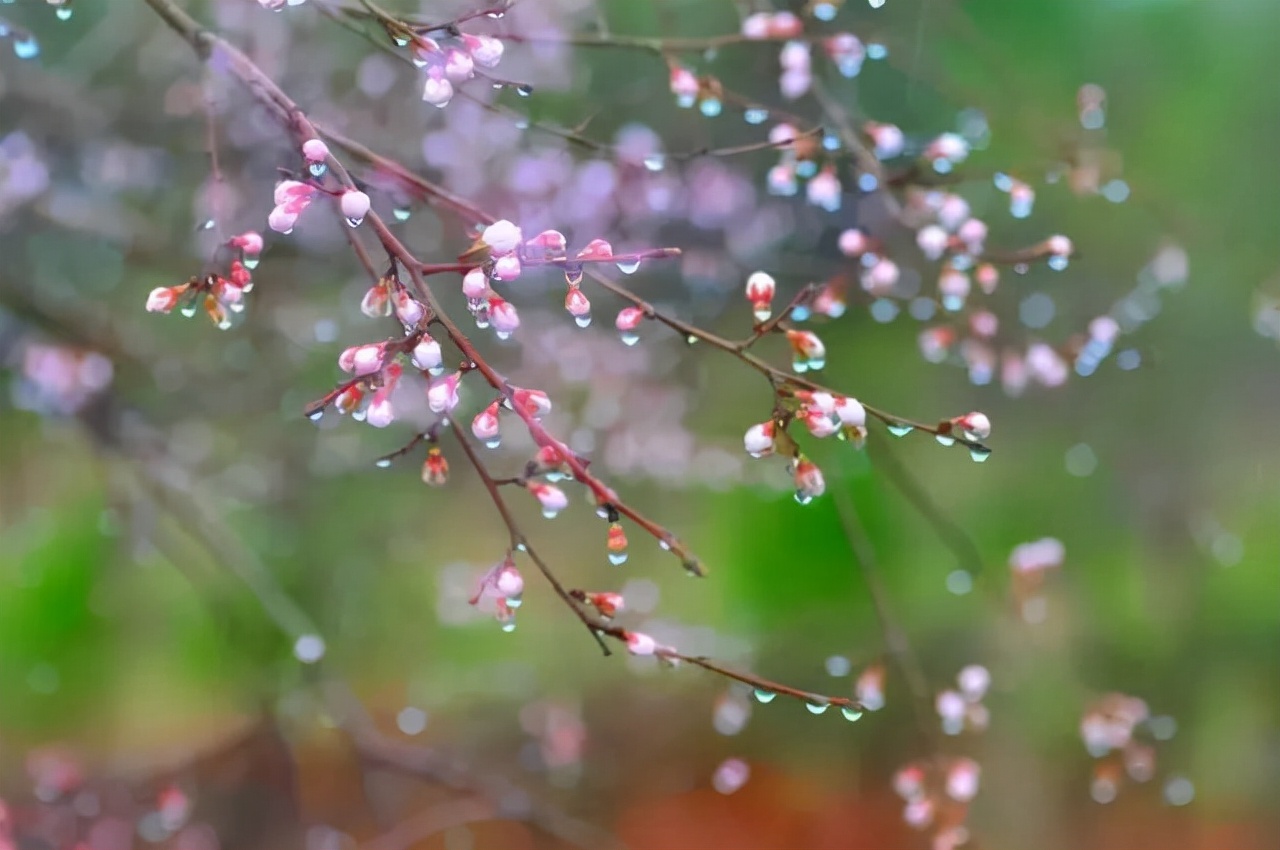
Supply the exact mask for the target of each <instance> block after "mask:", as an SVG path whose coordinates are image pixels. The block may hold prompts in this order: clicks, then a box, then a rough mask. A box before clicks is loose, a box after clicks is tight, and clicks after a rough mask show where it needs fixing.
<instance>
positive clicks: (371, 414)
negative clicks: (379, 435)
mask: <svg viewBox="0 0 1280 850" xmlns="http://www.w3.org/2000/svg"><path fill="white" fill-rule="evenodd" d="M395 418H396V417H395V411H394V410H393V409H392V408H391V392H390V387H383V388H382V389H380V390H378V391H377V392H376V393H374V394H373V400H372V401H371V402H369V409H368V410H367V411H365V421H366V422H368V423H369V424H370V425H372V426H373V427H375V428H385V427H387V426H388V425H390V424H391V423H392V422H393V421H394V420H395Z"/></svg>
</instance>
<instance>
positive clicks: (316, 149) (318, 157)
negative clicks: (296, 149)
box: [302, 139, 329, 162]
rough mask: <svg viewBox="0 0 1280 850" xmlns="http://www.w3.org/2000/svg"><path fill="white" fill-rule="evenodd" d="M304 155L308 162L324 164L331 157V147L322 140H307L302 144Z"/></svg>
mask: <svg viewBox="0 0 1280 850" xmlns="http://www.w3.org/2000/svg"><path fill="white" fill-rule="evenodd" d="M302 155H303V156H304V157H305V158H306V160H307V162H324V161H325V159H326V158H328V156H329V146H328V145H326V144H325V143H324V142H323V141H321V140H320V139H307V140H306V141H305V142H303V143H302Z"/></svg>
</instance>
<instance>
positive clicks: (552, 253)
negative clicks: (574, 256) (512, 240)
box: [525, 230, 568, 258]
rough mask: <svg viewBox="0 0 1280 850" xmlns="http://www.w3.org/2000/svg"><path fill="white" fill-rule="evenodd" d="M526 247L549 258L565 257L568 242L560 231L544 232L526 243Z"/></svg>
mask: <svg viewBox="0 0 1280 850" xmlns="http://www.w3.org/2000/svg"><path fill="white" fill-rule="evenodd" d="M525 247H526V248H529V249H531V250H532V252H533V253H538V254H542V255H543V256H544V257H547V258H552V257H563V256H564V253H565V250H566V248H567V247H568V241H567V240H566V239H565V238H564V234H563V233H561V232H560V231H559V230H544V231H542V232H541V233H539V234H538V235H537V236H535V237H533V238H532V239H530V240H529V241H528V242H526V243H525Z"/></svg>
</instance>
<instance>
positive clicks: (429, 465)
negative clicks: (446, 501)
mask: <svg viewBox="0 0 1280 850" xmlns="http://www.w3.org/2000/svg"><path fill="white" fill-rule="evenodd" d="M448 480H449V461H447V460H445V457H444V453H443V452H441V451H440V447H439V446H432V447H431V448H430V449H428V450H427V459H426V461H425V462H424V463H423V464H422V481H423V483H424V484H429V485H430V486H432V487H443V486H444V485H445V483H446V482H448Z"/></svg>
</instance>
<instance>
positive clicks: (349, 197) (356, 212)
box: [338, 189, 370, 226]
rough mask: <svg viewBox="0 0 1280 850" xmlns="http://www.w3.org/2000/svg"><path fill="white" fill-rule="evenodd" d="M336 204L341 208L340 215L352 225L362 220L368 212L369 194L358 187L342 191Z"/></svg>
mask: <svg viewBox="0 0 1280 850" xmlns="http://www.w3.org/2000/svg"><path fill="white" fill-rule="evenodd" d="M338 205H339V206H340V207H341V208H342V217H343V218H345V219H346V220H347V223H348V224H350V225H353V226H354V225H357V224H359V223H360V222H362V221H364V217H365V216H366V215H368V214H369V206H370V202H369V196H368V195H366V194H365V193H364V192H361V191H360V190H359V189H348V190H347V191H345V192H343V193H342V198H341V200H340V201H339V202H338Z"/></svg>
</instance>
